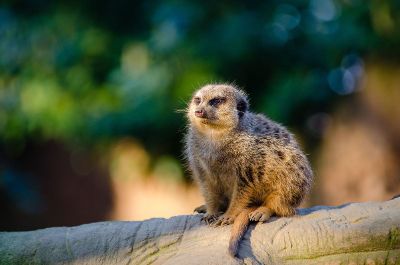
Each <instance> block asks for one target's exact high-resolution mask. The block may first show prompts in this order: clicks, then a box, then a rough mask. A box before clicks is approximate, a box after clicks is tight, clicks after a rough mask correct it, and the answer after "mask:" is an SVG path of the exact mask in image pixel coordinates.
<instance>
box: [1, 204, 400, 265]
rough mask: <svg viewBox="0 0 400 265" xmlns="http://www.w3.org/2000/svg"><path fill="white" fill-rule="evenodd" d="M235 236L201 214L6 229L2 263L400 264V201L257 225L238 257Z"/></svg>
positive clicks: (311, 211) (313, 211)
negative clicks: (233, 250) (232, 252)
mask: <svg viewBox="0 0 400 265" xmlns="http://www.w3.org/2000/svg"><path fill="white" fill-rule="evenodd" d="M229 234H230V226H227V227H221V228H211V227H207V226H206V225H204V224H203V223H200V215H188V216H177V217H173V218H170V219H151V220H147V221H143V222H102V223H93V224H87V225H81V226H76V227H69V228H67V227H58V228H48V229H43V230H37V231H31V232H3V233H0V264H243V263H244V264H400V198H397V199H393V200H390V201H386V202H379V203H378V202H370V203H353V204H347V205H342V206H339V207H325V206H317V207H313V208H308V209H300V210H299V214H298V215H297V216H295V217H292V218H273V219H272V220H270V221H269V222H267V223H264V224H253V225H251V226H250V228H249V230H248V231H247V233H246V235H245V237H244V239H243V241H242V242H241V246H240V249H239V259H233V258H231V257H229V255H228V253H227V249H228V240H229Z"/></svg>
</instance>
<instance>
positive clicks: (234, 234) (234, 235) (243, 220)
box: [228, 208, 256, 257]
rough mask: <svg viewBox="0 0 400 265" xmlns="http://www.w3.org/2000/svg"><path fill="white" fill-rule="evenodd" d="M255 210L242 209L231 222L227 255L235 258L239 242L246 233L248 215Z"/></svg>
mask: <svg viewBox="0 0 400 265" xmlns="http://www.w3.org/2000/svg"><path fill="white" fill-rule="evenodd" d="M255 209H256V208H246V209H244V210H243V211H242V212H241V213H240V214H239V215H238V216H237V217H236V218H235V221H234V222H233V226H232V230H231V238H230V239H229V248H228V251H229V255H231V256H232V257H235V256H236V254H237V251H238V248H239V242H240V240H241V239H242V237H243V236H244V234H245V233H246V230H247V227H248V226H249V223H250V220H249V214H250V213H251V212H252V211H254V210H255Z"/></svg>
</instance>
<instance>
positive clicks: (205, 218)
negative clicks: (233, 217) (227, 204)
mask: <svg viewBox="0 0 400 265" xmlns="http://www.w3.org/2000/svg"><path fill="white" fill-rule="evenodd" d="M221 214H222V213H216V214H209V213H206V214H204V216H203V217H202V218H201V221H204V222H206V224H207V225H211V224H213V223H214V222H215V221H217V220H218V217H219V216H220V215H221Z"/></svg>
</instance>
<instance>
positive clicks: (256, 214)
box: [249, 206, 272, 222]
mask: <svg viewBox="0 0 400 265" xmlns="http://www.w3.org/2000/svg"><path fill="white" fill-rule="evenodd" d="M271 215H272V211H271V210H270V209H268V208H267V207H264V206H260V207H258V208H257V209H255V210H254V211H252V212H251V213H249V219H250V221H255V222H265V221H267V220H268V219H269V218H270V217H271Z"/></svg>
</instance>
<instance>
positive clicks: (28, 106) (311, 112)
mask: <svg viewBox="0 0 400 265" xmlns="http://www.w3.org/2000/svg"><path fill="white" fill-rule="evenodd" d="M399 47H400V2H399V1H388V0H380V1H378V0H375V1H372V0H371V1H361V0H310V1H306V0H304V1H301V0H297V1H296V0H293V1H216V2H214V3H213V2H207V3H205V2H204V1H172V0H171V1H151V2H150V1H126V0H114V1H104V0H100V1H66V0H65V1H48V0H38V1H34V0H19V1H18V0H17V1H12V0H6V1H2V2H1V4H0V192H1V195H0V196H1V197H0V207H1V212H2V216H5V217H2V218H1V220H0V230H24V229H34V228H40V227H46V226H56V225H75V224H81V223H85V222H92V221H99V220H105V219H136V218H137V219H140V218H148V217H151V216H153V217H157V216H170V215H173V214H183V213H186V214H189V213H190V210H188V209H189V208H190V209H192V208H194V207H196V206H198V205H195V202H196V203H197V202H199V203H201V198H200V197H199V196H198V194H197V193H196V191H195V188H194V189H193V191H192V190H191V188H192V186H191V183H190V180H189V179H190V178H189V175H188V173H187V172H185V170H184V167H183V166H182V136H183V134H184V131H185V126H186V121H185V117H184V114H182V113H179V112H177V110H179V109H183V108H185V106H186V102H187V101H188V99H189V98H190V96H191V94H192V92H193V91H194V90H195V89H197V88H199V87H200V86H201V85H203V84H206V83H209V82H235V83H236V84H237V85H238V86H240V87H243V88H244V89H245V90H246V91H247V92H248V94H249V96H250V101H251V108H252V109H253V110H254V111H256V112H263V113H265V114H266V115H268V116H269V117H271V118H272V119H275V120H276V121H278V122H280V123H282V124H284V125H286V126H288V127H289V128H290V129H291V130H292V131H293V132H294V133H295V134H296V136H297V138H298V139H299V141H300V142H301V144H302V145H303V147H304V148H305V150H306V152H307V153H308V154H309V155H310V160H311V161H312V164H313V166H314V168H315V170H316V184H315V187H314V188H315V189H314V192H313V193H312V195H311V197H310V199H309V200H308V205H310V204H321V203H326V204H339V203H342V202H345V201H348V200H370V199H387V198H389V197H390V196H391V195H392V194H395V193H396V192H397V193H399V191H400V188H399V186H400V184H399V182H400V169H399V166H398V164H399V162H400V143H399V141H400V140H399V139H398V137H397V136H398V135H399V134H398V133H399V131H400V129H399V126H400V119H399V117H400V110H399V107H398V104H397V101H398V100H400V94H399V93H400V92H398V91H400V82H399V81H400V80H399V79H398V78H397V77H398V76H400V71H399V69H400V61H399V59H400V48H399ZM360 139H361V140H360ZM342 145H343V148H342V149H340V148H339V147H338V146H342ZM335 148H336V149H335ZM346 148H347V149H346ZM363 148H364V149H363ZM365 148H366V149H365ZM353 151H354V152H355V153H354V154H352V152H353ZM346 163H347V164H346ZM368 167H371V168H370V169H369V168H368ZM379 167H380V168H381V169H379V170H378V169H377V168H379ZM339 176H340V178H339ZM353 176H355V177H353ZM368 176H370V177H368ZM340 181H342V182H343V185H342V186H340V184H338V183H340ZM171 183H172V184H171ZM361 183H364V184H365V183H369V184H368V185H367V186H365V187H364V186H362V185H361ZM171 185H172V186H173V187H172V186H171ZM365 185H366V184H365ZM170 186H171V187H172V188H170V189H171V194H175V195H176V194H179V193H181V194H182V196H181V197H179V198H175V199H174V200H173V202H171V206H167V205H161V206H160V204H164V203H166V201H167V200H168V199H167V198H166V196H169V195H168V194H169V193H168V194H163V193H160V192H165V191H166V190H168V189H169V188H166V187H170ZM128 187H130V188H128ZM149 187H150V188H149ZM154 187H157V188H154ZM177 187H179V188H177ZM376 187H380V188H379V190H378V191H375V189H376ZM181 189H182V190H181ZM370 189H372V190H373V192H372V193H368V192H367V194H364V193H365V191H369V190H370ZM343 190H346V191H347V193H346V192H344V193H343V194H342V193H341V191H343ZM330 191H332V192H331V193H329V192H330ZM140 192H143V194H142V195H141V196H142V197H140V196H139V195H138V194H139V193H140ZM186 192H187V193H188V194H186ZM363 192H364V193H363ZM129 194H133V195H135V196H136V195H137V197H129ZM160 194H161V195H160ZM185 194H186V195H185ZM193 194H197V195H193ZM327 194H328V195H327ZM329 194H331V195H329ZM133 195H132V196H133ZM127 196H128V197H127ZM157 196H159V197H160V200H159V201H155V202H153V204H152V202H151V200H149V199H148V198H155V197H157ZM190 196H193V197H195V198H196V199H193V200H192V201H193V203H192V204H193V205H192V204H190V207H189V206H184V207H183V206H182V207H181V208H179V207H180V206H179V207H178V210H175V211H174V210H171V211H170V212H166V213H164V212H162V213H161V212H160V214H157V211H156V212H153V213H151V214H148V215H145V214H142V211H144V210H145V209H158V208H157V207H160V208H170V209H176V205H175V206H173V204H174V203H175V204H179V203H182V201H187V198H189V197H190ZM190 198H192V197H190ZM199 198H200V199H199ZM127 204H136V206H135V207H133V208H132V207H129V206H124V205H127ZM138 204H140V207H142V208H143V209H142V208H140V207H139V206H138ZM168 205H169V204H168ZM174 207H175V208H174ZM160 211H161V209H160ZM116 212H118V213H116Z"/></svg>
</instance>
